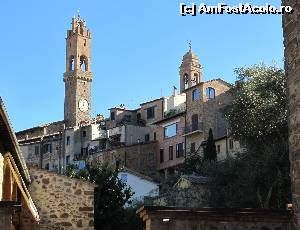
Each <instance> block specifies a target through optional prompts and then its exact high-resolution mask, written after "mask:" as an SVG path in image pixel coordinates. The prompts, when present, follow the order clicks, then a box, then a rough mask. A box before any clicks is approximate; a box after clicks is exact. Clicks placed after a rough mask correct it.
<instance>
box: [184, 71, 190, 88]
mask: <svg viewBox="0 0 300 230" xmlns="http://www.w3.org/2000/svg"><path fill="white" fill-rule="evenodd" d="M183 83H184V89H187V88H188V87H189V75H188V74H187V73H185V74H184V75H183Z"/></svg>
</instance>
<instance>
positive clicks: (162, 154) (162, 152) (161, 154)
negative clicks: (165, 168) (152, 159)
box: [159, 149, 164, 163]
mask: <svg viewBox="0 0 300 230" xmlns="http://www.w3.org/2000/svg"><path fill="white" fill-rule="evenodd" d="M159 162H160V163H163V162H164V149H160V150H159Z"/></svg>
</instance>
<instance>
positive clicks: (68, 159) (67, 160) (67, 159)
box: [66, 155, 70, 165]
mask: <svg viewBox="0 0 300 230" xmlns="http://www.w3.org/2000/svg"><path fill="white" fill-rule="evenodd" d="M69 164H70V155H69V156H66V165H69Z"/></svg>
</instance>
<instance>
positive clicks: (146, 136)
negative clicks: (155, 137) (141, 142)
mask: <svg viewBox="0 0 300 230" xmlns="http://www.w3.org/2000/svg"><path fill="white" fill-rule="evenodd" d="M148 141H150V134H149V133H148V134H146V135H145V142H148Z"/></svg>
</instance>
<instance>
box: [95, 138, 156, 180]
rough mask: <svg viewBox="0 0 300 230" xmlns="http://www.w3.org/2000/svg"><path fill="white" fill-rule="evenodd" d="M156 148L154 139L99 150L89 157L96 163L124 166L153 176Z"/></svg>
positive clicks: (154, 172)
mask: <svg viewBox="0 0 300 230" xmlns="http://www.w3.org/2000/svg"><path fill="white" fill-rule="evenodd" d="M157 149H158V145H157V142H156V141H150V142H147V143H136V144H132V145H127V146H121V147H116V148H112V149H108V150H103V151H100V152H98V153H96V154H94V155H93V156H92V157H91V161H92V162H93V163H96V164H108V165H111V166H113V167H116V166H118V167H119V168H123V167H125V168H128V169H131V170H134V171H136V172H138V173H141V174H144V175H147V176H152V177H153V176H155V174H156V161H157V159H156V157H157V155H156V153H157Z"/></svg>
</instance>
